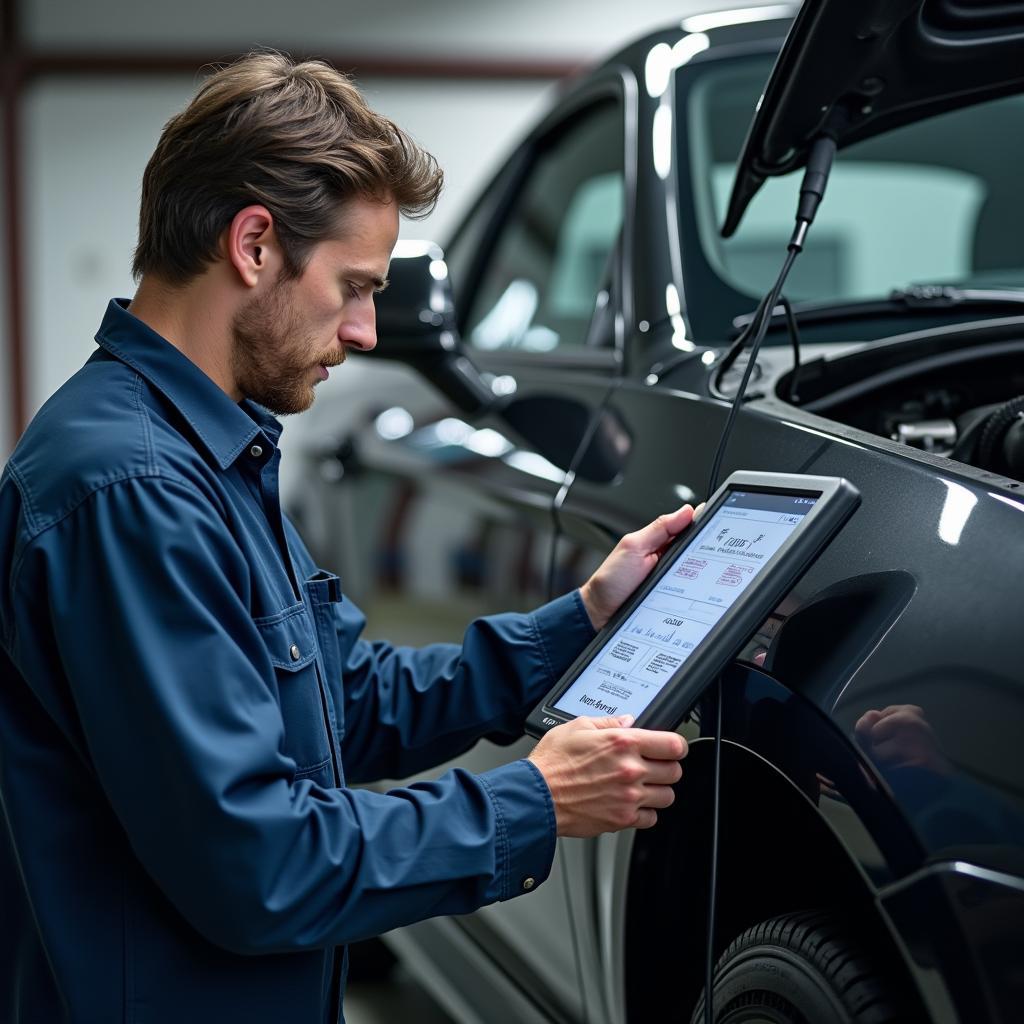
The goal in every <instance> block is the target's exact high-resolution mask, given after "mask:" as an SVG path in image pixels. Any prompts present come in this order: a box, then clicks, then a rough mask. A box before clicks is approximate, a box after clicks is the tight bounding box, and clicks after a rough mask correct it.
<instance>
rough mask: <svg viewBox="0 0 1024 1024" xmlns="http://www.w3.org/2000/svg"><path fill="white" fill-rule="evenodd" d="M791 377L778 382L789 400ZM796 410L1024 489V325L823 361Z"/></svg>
mask: <svg viewBox="0 0 1024 1024" xmlns="http://www.w3.org/2000/svg"><path fill="white" fill-rule="evenodd" d="M793 383H794V381H793V371H792V369H791V370H790V371H789V372H788V373H786V374H783V375H782V376H781V377H779V378H778V379H777V380H776V382H775V388H774V390H775V393H776V396H777V397H779V398H781V399H783V400H784V401H789V400H790V399H789V396H790V388H791V387H792V385H793ZM796 384H797V393H798V397H797V398H796V400H795V402H794V404H797V405H799V407H800V408H803V409H806V410H808V411H809V412H814V413H817V414H819V415H822V416H826V417H828V418H829V419H832V420H836V421H838V422H839V423H844V424H847V425H848V426H852V427H857V428H859V429H861V430H865V431H868V432H869V433H872V434H876V435H878V436H881V437H885V438H888V439H889V440H892V441H896V442H899V443H901V444H906V445H908V446H910V447H913V448H917V449H919V450H922V451H926V452H929V453H931V454H933V455H938V456H946V457H949V458H953V459H957V460H958V461H960V462H964V463H967V464H968V465H971V466H975V467H977V468H979V469H983V470H986V471H989V472H994V473H998V474H1000V475H1003V476H1008V477H1011V478H1013V479H1017V480H1024V319H1022V318H1020V317H1013V318H1008V319H1001V320H998V321H987V322H983V323H975V324H968V325H958V326H957V327H955V328H944V329H941V330H938V331H928V332H917V333H914V334H909V335H901V336H898V337H894V338H888V339H883V340H881V341H878V342H871V343H867V344H864V345H860V346H857V347H856V348H854V349H853V350H852V351H850V350H849V349H847V350H846V351H845V352H843V353H840V354H835V355H830V354H825V355H823V356H821V357H819V358H816V359H812V360H810V361H808V362H806V363H805V364H804V365H803V366H802V367H801V368H800V370H799V376H798V380H797V381H796Z"/></svg>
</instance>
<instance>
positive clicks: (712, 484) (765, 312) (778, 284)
mask: <svg viewBox="0 0 1024 1024" xmlns="http://www.w3.org/2000/svg"><path fill="white" fill-rule="evenodd" d="M799 252H800V250H799V249H798V248H796V247H794V246H793V245H790V248H789V252H788V253H787V254H786V261H785V263H783V264H782V270H781V271H780V273H779V276H778V279H777V280H776V281H775V284H774V285H773V287H772V290H771V291H770V292H769V293H768V295H767V297H766V301H764V302H762V303H761V305H760V307H758V312H759V315H758V316H756V317H755V318H754V320H753V321H752V323H756V324H757V334H756V335H755V336H754V342H753V344H752V345H751V346H750V357H749V358H748V360H747V365H746V368H745V369H744V371H743V379H742V380H741V381H740V386H739V389H738V390H737V392H736V395H735V397H734V398H733V400H732V405H731V406H730V407H729V418H728V419H727V420H726V421H725V427H724V429H723V430H722V437H721V439H720V440H719V442H718V450H717V451H716V452H715V458H714V460H713V461H712V463H711V476H710V478H709V480H708V489H707V495H708V497H709V498H710V497H711V495H712V494H714V493H715V488H716V487H717V486H718V474H719V471H720V470H721V468H722V459H723V457H724V456H725V450H726V448H727V447H728V445H729V437H730V435H731V434H732V428H733V425H734V424H735V422H736V414H737V413H738V412H739V409H740V406H741V405H742V404H743V394H744V392H745V391H746V390H747V384H748V383H749V382H750V374H751V373H752V372H753V369H754V364H755V363H756V362H757V353H758V351H759V350H760V348H761V342H762V341H764V336H765V334H766V333H767V332H768V324H769V322H770V321H771V311H772V310H773V309H774V308H775V304H776V303H777V302H778V300H779V294H780V293H781V292H782V286H783V285H784V284H785V283H786V277H787V276H788V274H789V268H790V267H792V266H793V261H794V260H795V259H796V257H797V254H798V253H799ZM744 333H746V332H744ZM719 372H720V373H721V371H719Z"/></svg>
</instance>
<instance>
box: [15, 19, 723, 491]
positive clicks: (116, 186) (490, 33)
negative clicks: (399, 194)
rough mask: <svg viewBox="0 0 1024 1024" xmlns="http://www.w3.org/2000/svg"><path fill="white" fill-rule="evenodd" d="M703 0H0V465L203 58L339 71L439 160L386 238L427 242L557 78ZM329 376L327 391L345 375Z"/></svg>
mask: <svg viewBox="0 0 1024 1024" xmlns="http://www.w3.org/2000/svg"><path fill="white" fill-rule="evenodd" d="M714 6H726V5H724V4H721V3H718V4H715V3H711V4H708V3H705V4H697V3H694V2H693V0H632V2H631V3H629V4H623V3H621V2H615V0H589V2H583V0H562V2H560V3H558V4H551V3H548V2H545V0H520V2H519V3H517V4H515V5H514V6H513V5H510V4H504V3H497V2H489V0H435V2H434V3H430V4H426V3H421V2H417V0H390V2H386V3H378V4H365V3H358V4H357V3H353V2H351V0H293V2H291V3H289V4H287V5H286V4H283V3H278V4H272V3H252V2H242V0H177V2H176V3H174V4H164V3H147V2H145V0H143V2H138V0H134V2H132V0H0V12H2V13H0V32H2V40H0V62H2V64H0V67H2V78H3V109H2V113H3V124H2V131H0V168H2V177H3V182H2V187H3V192H4V197H5V201H4V203H3V205H2V208H0V240H2V244H0V323H2V325H3V327H2V330H0V338H2V343H0V464H2V462H3V460H4V459H5V458H6V456H7V454H8V453H9V452H10V450H11V448H12V447H13V444H14V442H15V441H16V439H17V437H18V435H19V434H20V432H21V430H22V429H23V427H24V426H25V424H26V423H27V422H28V420H29V419H30V418H31V416H32V415H33V414H34V413H35V411H36V410H37V409H38V408H39V406H40V405H41V404H42V402H43V401H45V399H46V398H47V397H48V396H49V395H50V394H51V393H52V392H53V391H54V390H55V389H56V388H57V387H59V386H60V384H61V383H63V382H64V381H65V380H66V379H67V378H68V377H69V376H70V375H71V374H72V373H74V372H75V370H76V369H78V367H79V366H80V365H81V364H82V363H83V362H84V361H85V360H86V359H87V358H88V356H89V355H90V353H91V352H92V350H93V348H94V342H93V340H92V339H93V335H94V333H95V330H96V328H97V326H98V325H99V321H100V318H101V317H102V315H103V311H104V308H105V305H106V302H107V300H108V299H109V298H110V297H112V296H115V295H116V296H130V295H131V294H132V293H133V290H134V283H133V281H132V279H131V274H130V262H131V252H132V248H133V246H134V244H135V238H136V228H137V216H138V198H139V187H140V182H141V178H142V172H143V169H144V167H145V164H146V161H147V160H148V158H149V156H150V153H151V152H152V150H153V147H154V145H155V143H156V140H157V137H158V135H159V132H160V130H161V127H162V126H163V124H164V122H165V121H166V120H167V118H168V117H169V116H171V115H172V114H173V113H175V112H176V111H178V110H180V109H181V108H182V107H183V106H184V105H185V104H186V103H187V102H188V100H189V98H190V96H191V95H192V93H193V92H194V90H195V88H196V86H197V84H198V83H199V82H200V81H201V79H202V76H203V73H204V67H206V66H207V65H210V64H213V63H217V62H223V61H226V60H230V59H231V57H233V56H235V55H238V54H241V53H244V52H245V51H246V50H248V49H250V48H252V47H260V46H264V47H265V46H270V47H275V48H278V49H282V50H285V51H288V52H289V53H291V54H293V55H295V56H317V57H321V58H324V59H326V60H328V61H329V62H331V63H332V64H334V65H335V66H337V67H339V68H342V69H344V70H346V71H349V72H351V73H352V74H353V75H354V77H355V79H356V80H357V82H358V83H359V85H360V86H361V87H362V88H363V90H364V91H365V92H366V94H367V97H368V98H369V101H370V103H371V105H372V106H373V107H374V108H376V109H377V110H379V111H381V112H383V113H386V114H388V115H389V116H391V117H392V118H393V119H395V120H396V121H397V122H398V123H399V124H401V125H402V126H403V127H404V128H405V129H406V130H407V131H409V132H410V133H411V134H412V135H413V136H414V137H415V138H416V139H417V140H418V141H419V142H420V143H421V144H422V145H423V146H425V147H426V148H427V149H429V150H430V151H431V152H432V153H434V155H435V156H436V157H437V158H438V160H439V161H440V163H441V165H442V166H443V167H444V170H445V175H446V181H447V184H446V188H445V192H444V195H443V196H442V199H441V202H440V203H439V205H438V207H437V210H436V212H435V213H434V214H433V215H432V216H431V217H430V218H429V219H428V220H426V221H421V222H415V223H405V224H403V226H402V236H403V237H405V238H416V237H421V238H423V237H425V238H431V239H433V240H435V241H439V242H441V243H442V244H443V242H444V241H445V239H446V237H447V236H448V234H449V232H450V231H451V230H452V229H453V227H454V225H455V224H456V223H457V221H458V218H459V215H460V212H461V211H462V210H463V209H464V208H465V207H466V206H467V205H468V203H469V202H470V201H471V200H472V198H473V196H474V195H475V193H476V192H477V190H478V189H479V188H481V187H482V186H483V184H484V183H485V182H486V181H487V179H488V177H489V175H490V174H491V172H492V171H494V170H495V169H496V168H497V166H498V165H499V164H500V162H501V159H502V158H503V157H504V156H505V155H507V153H508V152H509V150H510V149H511V148H512V146H513V145H514V144H515V142H516V140H517V138H518V137H519V135H520V134H521V133H522V132H523V131H525V129H526V127H527V126H528V125H529V124H530V123H531V122H532V121H533V120H534V118H535V117H536V115H537V114H538V113H540V112H541V111H542V110H544V109H545V108H546V106H547V105H548V104H549V103H550V102H551V100H552V99H553V97H554V95H555V94H556V92H557V90H558V88H559V83H560V82H561V81H563V80H564V79H565V78H566V77H567V76H569V75H571V74H573V73H574V72H576V71H578V70H580V69H583V68H586V67H587V66H589V65H591V64H593V63H596V62H597V61H598V60H599V59H600V58H601V57H602V56H604V55H605V54H606V53H608V52H609V51H611V50H613V49H614V48H616V47H617V46H618V45H619V44H620V43H622V42H624V41H626V40H628V39H629V38H630V37H633V36H636V35H638V34H640V33H641V32H643V31H645V30H647V29H648V28H653V27H657V26H659V25H661V24H667V23H669V22H672V21H673V20H678V19H680V18H682V17H684V16H686V15H687V14H691V13H693V12H694V11H696V10H707V9H708V8H709V7H714ZM349 368H350V367H346V371H347V370H348V369H349ZM373 369H374V368H372V367H370V368H365V369H364V367H362V366H361V367H360V372H373ZM345 376H346V374H345V373H340V374H335V375H334V378H333V379H332V380H331V381H330V382H329V385H333V386H335V387H337V388H344V387H345ZM353 383H354V382H353V381H352V380H349V381H348V384H349V385H351V384H353ZM307 429H310V428H307ZM302 431H303V423H302V419H301V418H299V419H297V420H295V421H293V422H292V423H290V424H289V428H288V431H287V432H286V437H287V438H288V441H289V443H290V444H291V445H295V444H297V443H298V442H299V441H300V435H301V433H302ZM288 482H289V481H288V478H287V477H285V479H284V480H283V484H284V486H285V487H286V488H287V486H288Z"/></svg>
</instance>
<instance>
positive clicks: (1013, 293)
mask: <svg viewBox="0 0 1024 1024" xmlns="http://www.w3.org/2000/svg"><path fill="white" fill-rule="evenodd" d="M1006 306H1024V289H1015V288H956V287H953V286H952V285H935V284H919V285H911V286H910V287H909V288H897V289H895V290H893V291H892V292H890V293H889V296H888V297H887V298H884V299H861V300H858V301H856V302H840V303H823V302H802V303H794V304H793V312H794V313H795V314H796V315H797V316H798V317H800V322H801V323H802V324H812V323H825V322H828V321H832V320H851V319H860V318H865V317H873V316H884V315H886V314H889V315H891V314H893V313H901V312H917V311H919V310H920V311H924V312H934V311H935V310H941V309H964V310H973V309H979V310H980V309H1000V308H1002V307H1006ZM752 319H753V315H752V314H750V313H744V314H743V315H742V316H738V317H735V318H734V319H733V322H732V325H733V327H735V328H736V329H737V330H742V329H743V328H745V327H746V326H747V325H748V324H749V323H750V321H751V320H752ZM785 319H786V311H785V310H784V309H783V307H782V305H781V304H780V305H777V306H776V307H775V308H774V309H773V310H772V315H771V321H770V323H771V325H772V326H775V325H776V324H779V325H781V324H782V323H784V322H785Z"/></svg>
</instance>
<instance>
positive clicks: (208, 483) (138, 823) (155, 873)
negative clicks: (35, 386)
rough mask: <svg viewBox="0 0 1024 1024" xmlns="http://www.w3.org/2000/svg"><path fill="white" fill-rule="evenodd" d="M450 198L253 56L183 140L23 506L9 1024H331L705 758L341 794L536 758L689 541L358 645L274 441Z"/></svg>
mask: <svg viewBox="0 0 1024 1024" xmlns="http://www.w3.org/2000/svg"><path fill="white" fill-rule="evenodd" d="M440 186H441V172H440V171H439V169H438V168H437V165H436V163H435V161H434V160H433V158H432V157H431V156H430V155H429V154H427V153H425V152H424V151H423V150H421V149H420V148H418V147H417V146H416V145H415V144H414V143H413V142H412V140H411V139H410V138H409V137H408V136H406V135H405V134H404V133H403V132H402V131H401V130H399V129H398V128H397V127H396V126H395V125H394V124H393V123H392V122H390V121H389V120H387V119H385V118H383V117H380V116H378V115H377V114H375V113H373V112H372V111H370V110H369V109H368V108H367V106H366V104H365V102H364V100H363V98H362V97H361V96H360V94H359V93H358V91H357V90H356V89H355V88H354V87H353V85H352V84H351V83H350V81H349V80H348V79H347V78H346V77H345V76H343V75H341V74H338V73H337V72H335V71H333V70H331V69H330V68H328V67H327V66H326V65H323V64H320V63H318V62H307V63H303V64H294V63H293V62H291V61H290V60H289V59H288V58H286V57H283V56H281V55H278V54H254V55H250V56H249V57H247V58H244V59H243V60H241V61H239V62H238V63H236V64H234V65H231V66H230V67H227V68H224V69H221V70H220V71H218V72H217V73H215V74H213V75H212V77H210V78H209V79H208V80H207V81H206V82H205V84H204V85H203V86H202V87H201V88H200V90H199V91H198V93H197V95H196V96H195V98H194V99H193V101H192V102H191V104H190V105H189V106H188V107H187V108H186V109H185V110H184V111H183V112H182V113H181V114H179V115H177V116H176V117H173V118H172V119H171V120H170V121H169V122H168V124H167V125H166V127H165V129H164V131H163V134H162V135H161V138H160V140H159V143H158V145H157V148H156V150H155V152H154V154H153V156H152V158H151V160H150V162H149V165H148V166H147V168H146V172H145V177H144V180H143V187H142V200H141V214H140V229H139V243H138V247H137V249H136V253H135V261H134V271H135V275H136V279H137V280H138V281H139V285H138V290H137V293H136V295H135V297H134V299H133V300H132V301H131V302H130V303H128V302H127V301H125V300H113V301H111V303H110V305H109V307H108V309H107V312H106V316H105V317H104V319H103V322H102V325H101V327H100V329H99V333H98V334H97V337H96V340H97V341H98V343H99V348H98V349H97V350H96V351H95V352H94V353H93V355H92V356H91V358H90V359H89V360H88V361H87V363H86V364H85V366H84V367H83V368H82V369H81V370H80V371H79V372H78V373H77V374H75V375H74V376H73V377H72V378H71V379H70V380H69V381H68V382H67V383H66V384H65V385H64V386H63V387H62V388H61V389H60V390H59V391H58V392H57V393H56V394H55V395H54V396H53V397H52V398H51V399H50V400H49V401H48V402H47V403H46V404H45V406H44V407H43V408H42V409H41V410H40V411H39V413H38V415H37V416H36V417H35V419H34V420H33V422H32V424H31V425H30V426H29V428H28V429H27V431H26V432H25V434H24V436H23V437H22V439H21V441H20V443H19V445H18V447H17V449H16V451H15V453H14V454H13V456H12V457H11V459H10V460H9V462H8V464H7V467H6V469H5V471H4V474H3V478H2V481H0V578H2V580H3V587H2V588H0V642H2V646H0V794H2V799H3V804H2V806H3V813H4V822H5V828H4V829H0V906H2V908H3V911H2V916H3V927H2V928H0V1018H2V1019H3V1020H5V1021H33V1022H37V1021H45V1022H47V1024H53V1022H58V1021H75V1022H88V1024H91V1022H96V1024H111V1022H114V1021H128V1022H132V1021H139V1022H146V1024H161V1022H174V1024H181V1022H182V1021H187V1022H188V1024H204V1022H208V1021H209V1022H212V1021H217V1022H218V1024H221V1022H223V1021H225V1020H229V1021H245V1022H246V1024H259V1022H267V1024H270V1022H274V1024H280V1022H285V1021H287V1022H289V1024H305V1022H309V1024H313V1022H322V1021H325V1020H336V1019H337V1018H338V1016H339V1015H340V1006H341V996H342V992H343V990H344V976H345V965H346V954H345V951H344V948H342V947H344V946H345V944H346V943H349V942H351V941H353V940H357V939H362V938H365V937H368V936H373V935H379V934H380V933H382V932H384V931H387V930H388V929H391V928H395V927H398V926H400V925H406V924H410V923H412V922H415V921H418V920H421V919H423V918H427V917H430V916H433V915H440V914H465V913H468V912H470V911H473V910H475V909H476V908H478V907H481V906H483V905H485V904H488V903H492V902H494V901H496V900H505V899H509V898H511V897H514V896H518V895H520V894H524V893H529V892H531V891H533V890H535V889H536V887H537V886H539V885H540V883H542V882H543V881H544V880H545V878H546V877H547V875H548V872H549V870H550V866H551V861H552V857H553V854H554V848H555V837H556V835H561V836H593V835H597V834H599V833H601V832H606V831H613V830H617V829H622V828H627V827H638V828H644V827H649V826H651V825H652V824H654V822H655V820H656V816H657V811H658V809H660V808H664V807H666V806H668V805H669V804H670V803H671V801H672V797H673V791H672V789H671V786H672V784H673V783H675V782H677V781H678V779H679V778H680V776H681V767H680V764H679V761H680V759H681V758H682V757H683V756H684V755H685V753H686V744H685V742H684V740H683V739H682V738H681V737H680V736H678V735H676V734H674V733H660V732H647V731H642V730H634V729H629V728H625V726H628V725H629V724H630V722H629V720H628V719H624V720H620V719H616V718H609V719H602V720H595V719H580V720H578V721H575V722H573V723H571V724H568V725H564V726H562V727H560V728H557V729H554V730H552V731H551V732H550V733H549V734H548V735H547V736H546V737H545V738H544V739H543V740H542V741H541V742H540V743H539V744H538V745H537V747H536V748H535V749H534V751H533V753H532V754H531V755H530V757H529V759H526V760H520V761H516V762H514V763H512V764H508V765H505V766H503V767H500V768H498V769H495V770H493V771H490V772H487V773H484V774H481V775H476V776H475V775H472V774H470V773H468V772H466V771H463V770H459V769H456V770H454V771H450V772H448V773H447V774H446V775H444V776H443V777H442V778H441V779H439V780H437V781H434V782H430V783H421V784H417V785H412V786H408V787H406V788H400V789H394V790H392V791H391V792H389V793H386V794H384V793H378V792H373V791H369V790H366V789H351V788H348V785H347V783H351V782H358V781H365V780H372V779H380V778H394V777H404V776H407V775H410V774H412V773H415V772H419V771H422V770H424V769H426V768H428V767H432V766H435V765H437V764H439V763H441V762H442V761H444V760H446V759H449V758H451V757H454V756H456V755H457V754H459V753H460V752H462V751H464V750H466V749H467V748H468V747H469V746H470V745H471V744H473V743H474V742H475V741H476V740H477V739H479V738H480V737H482V736H487V737H490V738H492V739H496V740H498V741H500V742H511V741H512V740H514V739H515V738H516V737H518V736H520V735H521V733H522V724H523V721H524V718H525V716H526V713H527V712H528V710H529V709H530V708H531V707H532V706H533V705H534V704H535V703H536V702H537V701H538V700H539V699H540V698H541V697H542V696H543V695H544V694H545V693H546V692H547V690H548V689H549V688H550V687H551V686H552V684H553V683H554V682H555V680H556V679H557V678H558V676H559V675H560V674H561V673H562V672H563V671H564V670H565V669H566V668H567V667H568V665H569V664H570V663H571V662H572V660H573V658H574V657H575V656H576V655H577V654H578V652H579V651H580V650H581V649H582V648H583V646H584V645H585V644H586V643H587V642H588V641H589V640H590V639H591V637H592V636H593V633H594V630H595V629H596V628H600V627H601V626H602V625H603V624H604V623H605V622H606V621H607V619H608V617H609V616H610V615H611V614H612V613H613V612H614V611H615V610H616V608H617V607H618V606H619V604H620V603H621V602H622V600H623V599H624V598H625V597H626V596H627V595H628V594H629V593H630V592H631V591H632V590H633V589H634V588H635V587H636V586H637V585H638V583H639V582H640V581H641V580H642V579H643V578H644V577H645V576H646V574H647V573H648V571H649V570H650V569H651V567H652V566H653V565H654V563H655V562H656V561H657V558H658V554H659V552H660V551H661V550H662V549H663V548H664V546H665V545H666V544H667V543H668V542H669V540H670V539H671V538H672V537H673V536H674V535H675V534H677V533H678V532H679V531H680V530H682V529H683V528H684V527H685V526H686V525H687V524H688V523H689V522H690V519H691V518H692V514H693V513H692V510H691V509H690V508H689V507H688V506H684V508H682V509H680V510H679V511H678V512H676V513H674V514H672V515H670V516H663V517H660V518H659V519H658V520H656V521H655V522H654V523H652V524H650V525H649V526H647V527H645V528H643V529H642V530H639V531H637V532H636V533H634V534H630V535H628V536H627V537H625V538H623V540H622V541H621V542H620V543H619V544H618V545H617V547H616V548H615V549H614V551H613V552H612V553H611V554H610V555H609V557H608V558H607V560H606V561H605V562H604V564H603V565H602V566H601V567H600V568H599V569H598V570H597V572H596V573H595V574H594V576H592V577H591V578H590V580H589V581H588V582H587V583H586V584H585V585H584V586H583V587H582V588H581V590H579V591H577V592H574V593H572V594H569V595H567V596H565V597H562V598H559V599H558V600H555V601H553V602H551V603H550V604H548V605H546V606H544V607H542V608H540V609H539V610H538V611H536V612H534V613H533V614H529V615H513V614H508V615H499V616H494V617H490V618H483V619H479V620H478V621H476V622H474V623H472V624H471V625H470V626H469V627H468V630H467V632H466V634H465V638H464V642H463V644H462V645H461V647H459V646H457V645H449V644H444V645H441V644H438V645H432V646H428V647H425V648H423V649H419V650H413V649H406V648H393V647H390V646H389V645H387V644H384V643H369V642H367V641H365V640H363V639H361V638H360V633H361V631H362V628H363V625H364V619H363V617H362V615H361V614H360V612H359V611H358V609H356V608H355V607H354V606H353V605H352V603H351V602H349V601H347V600H346V599H344V598H343V597H342V595H341V593H340V590H339V582H338V579H337V577H335V576H333V575H332V574H330V573H328V572H324V571H320V570H318V569H317V567H316V566H315V565H314V564H313V562H312V560H311V558H310V556H309V554H308V553H307V551H306V549H305V547H304V546H303V544H302V542H301V540H300V539H299V537H298V535H297V534H296V532H295V530H294V529H293V527H292V526H291V524H290V523H289V522H288V520H287V519H286V518H285V517H284V516H283V515H282V512H281V508H280V503H279V496H278V468H279V462H280V451H279V448H278V442H279V438H280V434H281V425H280V424H279V422H278V421H277V420H276V419H274V418H273V416H272V415H271V413H276V414H279V415H280V414H289V413H296V412H300V411H302V410H303V409H305V408H307V407H308V406H309V405H310V404H311V402H312V401H313V388H314V385H315V383H317V382H318V381H320V380H322V379H325V378H326V377H327V375H328V372H327V368H328V367H330V366H333V365H336V364H339V363H341V362H342V360H343V359H344V357H345V352H346V350H348V349H352V350H357V351H369V350H370V349H372V348H373V347H374V344H375V342H376V336H375V325H374V305H373V295H374V292H375V291H376V290H378V289H380V288H381V287H383V286H384V284H385V278H386V274H387V269H388V263H389V260H390V256H391V252H392V249H393V247H394V245H395V240H396V237H397V233H398V218H399V212H400V211H404V212H406V213H408V214H410V215H413V214H422V213H424V212H427V211H429V210H430V209H431V208H432V206H433V204H434V202H435V201H436V198H437V195H438V192H439V189H440ZM54 301H60V297H59V296H54ZM346 776H347V780H346Z"/></svg>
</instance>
